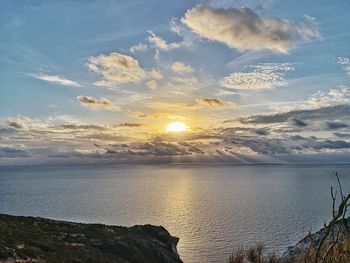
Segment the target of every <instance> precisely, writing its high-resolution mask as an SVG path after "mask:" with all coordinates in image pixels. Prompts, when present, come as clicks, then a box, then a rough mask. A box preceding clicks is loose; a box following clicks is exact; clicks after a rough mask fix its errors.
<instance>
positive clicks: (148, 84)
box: [146, 79, 157, 89]
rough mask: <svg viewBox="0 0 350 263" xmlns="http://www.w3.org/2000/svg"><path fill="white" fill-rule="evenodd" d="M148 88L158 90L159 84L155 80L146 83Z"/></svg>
mask: <svg viewBox="0 0 350 263" xmlns="http://www.w3.org/2000/svg"><path fill="white" fill-rule="evenodd" d="M146 86H147V87H149V88H150V89H157V82H156V81H155V80H154V79H152V80H150V81H147V82H146Z"/></svg>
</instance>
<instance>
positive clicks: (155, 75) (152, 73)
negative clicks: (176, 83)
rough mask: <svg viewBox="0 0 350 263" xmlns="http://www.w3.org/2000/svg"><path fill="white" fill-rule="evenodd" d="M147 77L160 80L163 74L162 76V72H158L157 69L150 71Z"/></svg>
mask: <svg viewBox="0 0 350 263" xmlns="http://www.w3.org/2000/svg"><path fill="white" fill-rule="evenodd" d="M149 75H150V76H151V77H152V78H154V79H162V78H163V74H162V72H160V70H159V69H152V70H151V71H150V72H149Z"/></svg>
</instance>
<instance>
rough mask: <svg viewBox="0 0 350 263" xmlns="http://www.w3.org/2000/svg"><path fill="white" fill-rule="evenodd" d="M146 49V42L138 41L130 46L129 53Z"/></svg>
mask: <svg viewBox="0 0 350 263" xmlns="http://www.w3.org/2000/svg"><path fill="white" fill-rule="evenodd" d="M146 50H147V45H146V44H143V43H138V44H137V45H135V46H132V47H131V48H130V49H129V51H130V52H131V53H136V52H143V51H146Z"/></svg>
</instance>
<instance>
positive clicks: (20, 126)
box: [7, 120, 25, 129]
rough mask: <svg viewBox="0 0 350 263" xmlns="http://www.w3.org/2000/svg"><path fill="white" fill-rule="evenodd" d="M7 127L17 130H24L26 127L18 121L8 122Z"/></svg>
mask: <svg viewBox="0 0 350 263" xmlns="http://www.w3.org/2000/svg"><path fill="white" fill-rule="evenodd" d="M7 125H8V126H9V127H12V128H15V129H24V128H25V126H24V125H23V123H20V122H18V121H11V120H8V121H7Z"/></svg>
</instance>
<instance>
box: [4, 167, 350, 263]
mask: <svg viewBox="0 0 350 263" xmlns="http://www.w3.org/2000/svg"><path fill="white" fill-rule="evenodd" d="M334 171H338V172H339V173H340V177H341V180H342V183H343V190H344V192H347V191H350V166H347V165H332V166H329V165H210V166H205V165H135V166H129V165H119V166H97V167H95V166H63V167H62V166H45V167H28V166H27V167H0V213H8V214H14V215H32V216H41V217H49V218H53V219H60V220H71V221H78V222H93V223H105V224H113V225H125V226H132V225H135V224H146V223H147V224H154V225H163V226H164V227H165V228H166V229H168V231H169V232H170V233H171V234H172V235H174V236H178V237H179V238H180V242H179V244H178V251H179V253H180V256H181V258H182V259H183V260H184V262H188V263H192V262H201V263H203V262H227V258H228V255H229V254H230V252H231V251H232V250H233V249H235V248H237V247H239V246H242V245H243V246H247V245H252V244H255V243H256V242H263V243H264V244H265V245H266V246H267V248H268V249H270V250H275V251H277V252H279V253H281V252H282V251H284V250H285V249H286V248H287V247H288V246H289V245H292V244H294V243H295V242H297V241H298V240H299V239H301V238H303V237H304V236H305V234H306V233H307V231H308V230H310V229H311V230H314V231H315V230H318V229H319V228H320V227H321V226H322V225H323V223H324V222H325V221H326V220H327V219H329V216H330V213H331V198H330V186H331V185H336V183H337V182H336V178H335V176H334V175H333V172H334Z"/></svg>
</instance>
